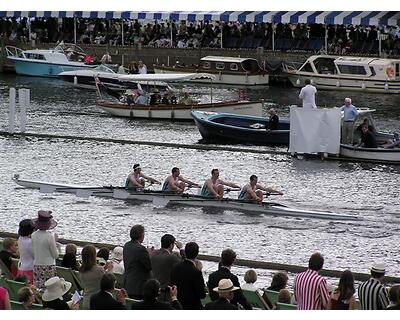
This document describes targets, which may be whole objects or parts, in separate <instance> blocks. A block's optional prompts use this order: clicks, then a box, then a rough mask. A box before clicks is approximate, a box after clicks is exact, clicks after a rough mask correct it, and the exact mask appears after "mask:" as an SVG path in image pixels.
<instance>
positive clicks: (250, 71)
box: [154, 56, 269, 86]
mask: <svg viewBox="0 0 400 320" xmlns="http://www.w3.org/2000/svg"><path fill="white" fill-rule="evenodd" d="M154 72H155V73H179V72H206V73H210V74H213V75H215V76H216V79H215V80H214V83H216V84H228V85H245V86H254V85H267V84H268V82H269V76H268V73H267V72H266V71H265V70H263V69H262V68H261V67H260V65H259V63H258V61H257V60H256V59H253V58H240V57H223V56H206V57H203V58H201V59H200V63H199V65H196V66H194V65H191V66H183V65H179V64H177V65H175V66H172V67H167V66H164V65H162V66H159V65H154ZM188 81H191V82H198V83H207V81H206V80H205V79H191V80H188Z"/></svg>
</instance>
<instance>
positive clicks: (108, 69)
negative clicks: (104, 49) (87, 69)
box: [93, 64, 116, 73]
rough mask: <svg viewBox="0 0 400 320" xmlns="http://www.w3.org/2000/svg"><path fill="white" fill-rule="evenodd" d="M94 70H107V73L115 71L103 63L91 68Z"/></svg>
mask: <svg viewBox="0 0 400 320" xmlns="http://www.w3.org/2000/svg"><path fill="white" fill-rule="evenodd" d="M93 70H94V71H99V72H108V73H116V72H115V71H114V70H113V69H111V68H110V67H109V66H107V65H105V64H100V65H99V66H97V67H96V68H94V69H93Z"/></svg>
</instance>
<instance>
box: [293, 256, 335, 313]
mask: <svg viewBox="0 0 400 320" xmlns="http://www.w3.org/2000/svg"><path fill="white" fill-rule="evenodd" d="M323 266H324V258H323V256H322V255H321V254H320V253H319V252H316V253H314V254H312V255H311V257H310V260H309V261H308V270H307V271H304V272H301V273H299V274H298V275H297V276H296V277H295V279H294V296H295V299H296V301H297V309H298V310H322V309H326V308H327V305H328V301H329V293H328V289H327V284H326V280H325V278H323V277H321V276H320V275H319V274H318V272H319V271H320V270H321V269H322V267H323Z"/></svg>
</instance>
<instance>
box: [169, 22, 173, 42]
mask: <svg viewBox="0 0 400 320" xmlns="http://www.w3.org/2000/svg"><path fill="white" fill-rule="evenodd" d="M170 27H171V46H170V47H171V48H172V39H173V36H172V21H171V23H170Z"/></svg>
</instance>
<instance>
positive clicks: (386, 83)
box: [283, 55, 400, 93]
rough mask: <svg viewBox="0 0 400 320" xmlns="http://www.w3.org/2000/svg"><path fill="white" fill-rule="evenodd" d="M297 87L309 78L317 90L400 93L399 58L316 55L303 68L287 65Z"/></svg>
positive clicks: (291, 80)
mask: <svg viewBox="0 0 400 320" xmlns="http://www.w3.org/2000/svg"><path fill="white" fill-rule="evenodd" d="M283 69H284V72H285V74H286V76H287V77H288V78H289V80H290V82H291V83H292V84H293V86H295V87H299V88H300V87H303V86H304V85H305V80H306V79H310V80H311V82H312V84H313V85H314V86H316V88H317V89H323V90H353V91H362V92H378V93H400V59H383V58H375V57H374V58H368V57H354V56H331V55H314V56H311V57H309V58H308V59H307V61H306V62H304V63H303V65H302V66H301V67H300V68H296V67H295V66H294V65H293V64H284V67H283Z"/></svg>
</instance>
